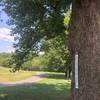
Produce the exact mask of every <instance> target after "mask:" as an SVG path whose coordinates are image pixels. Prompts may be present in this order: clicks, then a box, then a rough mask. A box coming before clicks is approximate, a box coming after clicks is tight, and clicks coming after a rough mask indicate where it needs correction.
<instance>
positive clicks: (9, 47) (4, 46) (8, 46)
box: [0, 12, 14, 53]
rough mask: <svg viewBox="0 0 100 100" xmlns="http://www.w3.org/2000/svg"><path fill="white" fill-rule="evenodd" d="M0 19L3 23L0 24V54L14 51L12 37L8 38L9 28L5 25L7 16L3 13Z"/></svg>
mask: <svg viewBox="0 0 100 100" xmlns="http://www.w3.org/2000/svg"><path fill="white" fill-rule="evenodd" d="M0 17H1V18H2V19H3V22H0V53H1V52H12V51H14V48H13V43H14V37H13V36H10V33H11V29H10V28H11V27H10V26H8V25H7V24H6V21H7V20H8V16H7V15H6V14H5V13H4V12H1V14H0Z"/></svg>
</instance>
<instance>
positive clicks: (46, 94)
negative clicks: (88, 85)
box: [0, 72, 71, 100]
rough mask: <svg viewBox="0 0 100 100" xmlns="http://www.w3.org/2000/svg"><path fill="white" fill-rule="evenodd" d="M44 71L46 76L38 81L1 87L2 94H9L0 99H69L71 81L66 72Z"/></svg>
mask: <svg viewBox="0 0 100 100" xmlns="http://www.w3.org/2000/svg"><path fill="white" fill-rule="evenodd" d="M40 73H41V72H40ZM42 73H43V74H45V76H46V78H44V79H43V80H41V81H38V82H37V83H34V84H27V85H24V84H23V85H18V86H12V87H5V88H4V87H3V88H0V92H1V93H2V94H7V96H6V95H5V96H4V97H3V96H1V97H0V100H68V99H67V98H68V97H69V95H70V82H71V81H70V80H67V79H66V78H65V76H64V73H51V72H42Z"/></svg>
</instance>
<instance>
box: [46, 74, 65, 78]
mask: <svg viewBox="0 0 100 100" xmlns="http://www.w3.org/2000/svg"><path fill="white" fill-rule="evenodd" d="M45 77H47V78H52V79H67V78H66V76H65V75H64V74H59V73H58V74H55V73H54V74H53V73H52V74H49V73H47V74H46V75H45Z"/></svg>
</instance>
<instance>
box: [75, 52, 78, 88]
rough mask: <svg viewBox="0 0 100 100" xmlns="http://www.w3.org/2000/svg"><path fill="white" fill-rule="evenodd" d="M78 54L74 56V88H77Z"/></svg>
mask: <svg viewBox="0 0 100 100" xmlns="http://www.w3.org/2000/svg"><path fill="white" fill-rule="evenodd" d="M78 85H79V84H78V53H77V54H75V88H78Z"/></svg>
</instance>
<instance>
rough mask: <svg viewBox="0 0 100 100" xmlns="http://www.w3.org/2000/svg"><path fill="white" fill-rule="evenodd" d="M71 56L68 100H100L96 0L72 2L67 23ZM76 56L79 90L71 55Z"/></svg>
mask: <svg viewBox="0 0 100 100" xmlns="http://www.w3.org/2000/svg"><path fill="white" fill-rule="evenodd" d="M70 49H71V52H72V55H73V66H72V89H71V100H100V0H73V4H72V16H71V21H70ZM75 52H78V54H79V65H78V67H79V69H78V70H79V88H78V89H76V88H75V69H74V55H75Z"/></svg>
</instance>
